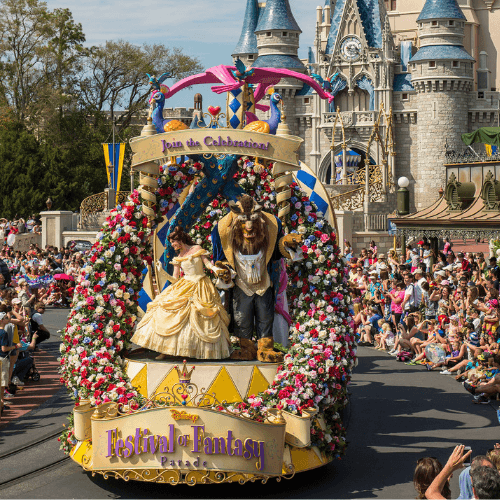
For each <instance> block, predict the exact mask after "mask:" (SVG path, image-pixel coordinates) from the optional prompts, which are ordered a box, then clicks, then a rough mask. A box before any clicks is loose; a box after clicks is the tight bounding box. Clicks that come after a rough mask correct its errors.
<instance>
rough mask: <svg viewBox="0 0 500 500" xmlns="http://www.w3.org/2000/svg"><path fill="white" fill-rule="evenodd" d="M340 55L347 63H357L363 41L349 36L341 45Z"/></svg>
mask: <svg viewBox="0 0 500 500" xmlns="http://www.w3.org/2000/svg"><path fill="white" fill-rule="evenodd" d="M340 54H341V56H342V58H343V59H344V60H346V61H351V62H352V61H357V60H358V59H359V56H360V55H361V40H360V39H359V38H358V37H357V36H352V35H351V36H347V37H345V38H344V40H342V43H341V45H340Z"/></svg>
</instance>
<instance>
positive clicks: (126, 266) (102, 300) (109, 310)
mask: <svg viewBox="0 0 500 500" xmlns="http://www.w3.org/2000/svg"><path fill="white" fill-rule="evenodd" d="M200 169H201V165H200V164H196V163H192V162H187V163H185V164H182V165H174V166H164V167H160V175H159V177H158V189H157V191H156V195H157V205H156V206H155V207H153V208H154V209H155V210H156V213H157V217H156V220H155V222H158V221H159V220H161V218H162V217H163V215H164V214H166V213H167V212H168V211H170V210H172V209H174V208H175V205H176V203H177V201H178V199H179V197H180V194H181V192H182V191H183V190H184V189H185V187H186V186H188V185H189V184H190V183H191V182H193V180H194V178H195V176H196V175H197V174H198V173H199V170H200ZM235 178H236V180H237V182H238V183H239V184H240V185H241V186H242V188H243V189H244V190H245V191H246V192H247V193H248V194H250V195H251V196H253V197H255V198H256V199H257V200H258V201H259V202H260V203H261V204H262V205H263V206H264V208H265V209H266V210H267V211H269V212H272V213H276V212H277V204H276V193H275V191H274V182H273V179H272V176H271V174H270V170H268V169H266V168H264V167H263V166H262V165H260V164H254V163H253V162H252V161H251V160H250V159H248V158H247V159H245V161H244V166H243V168H241V170H240V171H239V172H238V173H237V174H236V176H235ZM290 201H291V211H290V214H289V215H288V220H287V221H285V224H284V226H285V227H288V228H289V229H290V230H291V231H293V232H297V233H299V234H301V235H303V236H304V244H303V247H302V251H303V254H304V257H305V258H304V260H302V261H299V262H296V263H293V264H290V265H289V266H288V275H289V282H290V284H291V285H292V286H290V287H289V289H290V291H291V295H290V296H289V303H290V306H291V310H290V315H291V317H292V318H293V319H294V322H293V325H292V327H291V330H290V333H291V346H290V348H289V350H288V353H287V354H286V356H285V359H284V363H283V365H282V366H281V367H280V369H279V370H278V374H277V376H276V378H275V380H274V382H273V384H272V385H271V386H270V387H269V389H267V390H266V391H264V392H263V393H261V394H257V395H253V396H251V397H250V398H248V399H247V400H246V401H244V402H242V403H239V404H232V405H231V404H229V405H225V406H224V407H221V408H220V410H221V411H227V412H232V413H234V414H241V415H244V416H246V417H250V418H254V419H256V420H262V419H263V418H264V416H265V414H266V412H267V410H268V409H270V408H280V409H283V410H286V411H288V412H291V413H295V414H300V413H301V412H302V411H303V410H305V409H307V408H318V409H319V412H320V414H321V417H320V418H319V419H317V420H316V421H315V423H314V425H313V428H312V430H311V434H312V436H311V438H312V443H313V445H316V446H318V447H319V448H320V449H321V450H323V451H324V452H325V453H327V454H328V455H329V456H337V457H340V455H341V454H342V453H343V452H344V449H345V446H346V443H345V430H344V428H343V426H342V419H341V411H342V409H343V408H344V407H345V405H346V403H347V396H346V392H347V384H348V382H349V380H350V370H351V369H352V367H353V365H354V360H355V351H354V345H355V344H354V334H353V331H352V328H351V326H350V324H349V318H348V309H347V308H348V305H349V302H350V296H349V294H348V291H347V277H346V274H345V272H346V271H344V267H343V265H342V263H341V261H340V259H339V248H338V246H337V243H336V235H335V233H334V232H333V231H332V228H331V227H330V226H329V225H328V223H327V222H326V221H325V220H324V219H323V217H322V214H320V213H319V212H318V211H317V207H316V206H315V205H314V204H313V203H311V202H310V200H309V199H308V197H307V196H306V195H305V194H304V193H303V192H302V191H301V189H300V187H299V186H298V185H296V184H293V185H292V198H291V200H290ZM226 213H227V204H226V203H225V201H224V200H223V199H222V198H220V197H218V198H216V199H214V200H213V201H212V203H211V204H210V205H209V206H208V207H207V209H206V211H205V212H204V214H203V215H202V217H200V219H199V220H198V221H197V222H196V223H195V225H194V226H193V228H192V230H191V235H192V236H193V238H194V240H195V241H196V242H197V243H198V244H200V245H202V246H204V247H205V248H206V249H208V250H210V249H211V244H210V233H211V230H212V228H213V226H214V225H215V224H216V223H217V221H218V220H219V219H220V218H221V217H223V216H224V215H225V214H226ZM150 235H151V223H150V221H148V219H147V218H146V217H145V216H144V214H143V212H142V205H141V200H140V199H139V194H138V192H134V193H133V194H132V195H131V196H130V197H129V199H128V201H127V202H126V203H124V204H123V206H119V207H117V209H116V210H115V211H113V212H112V214H111V216H110V217H109V218H108V220H107V221H106V223H105V224H104V227H103V229H102V231H101V232H100V233H99V235H98V241H97V243H96V244H95V245H94V246H93V248H92V252H91V257H90V261H89V263H88V264H87V265H86V267H85V268H84V269H83V270H82V273H81V276H80V277H79V281H78V283H77V286H76V288H75V294H74V299H73V305H72V311H71V314H70V317H69V321H68V324H67V326H66V329H65V332H64V334H63V343H62V344H61V375H62V379H63V381H64V383H65V384H66V385H67V387H68V388H69V389H70V391H71V392H72V395H73V397H74V398H75V399H76V400H77V402H78V401H79V400H82V399H88V400H90V402H91V404H93V405H99V404H101V403H103V402H106V401H116V402H118V403H119V404H120V405H121V406H122V408H125V409H127V408H128V409H131V410H133V409H135V408H137V407H138V406H139V405H140V403H141V396H140V395H139V394H138V393H137V391H136V390H135V389H134V388H133V387H132V386H131V384H130V381H129V380H128V378H127V376H126V374H125V373H124V361H123V357H122V353H123V350H124V349H126V348H127V347H128V340H129V339H130V337H131V334H132V331H133V329H134V326H135V322H136V312H137V305H136V304H137V294H138V292H139V290H140V288H141V277H142V270H143V269H144V267H145V266H146V265H147V264H150V263H151V258H150V254H151V248H150V243H149V236H150ZM61 440H62V448H63V449H65V451H67V452H69V450H70V449H71V447H72V445H73V444H74V443H75V441H74V436H73V435H72V430H71V427H69V428H68V430H67V431H65V433H64V435H63V437H62V439H61Z"/></svg>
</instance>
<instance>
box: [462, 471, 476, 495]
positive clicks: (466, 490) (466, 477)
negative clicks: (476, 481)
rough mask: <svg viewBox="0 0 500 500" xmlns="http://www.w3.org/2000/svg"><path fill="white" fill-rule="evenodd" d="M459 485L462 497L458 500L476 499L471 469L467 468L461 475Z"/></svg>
mask: <svg viewBox="0 0 500 500" xmlns="http://www.w3.org/2000/svg"><path fill="white" fill-rule="evenodd" d="M458 485H459V487H460V495H459V496H458V500H470V499H472V498H474V492H473V491H472V481H471V478H470V467H467V468H466V469H465V470H463V471H462V472H461V473H460V476H459V478H458Z"/></svg>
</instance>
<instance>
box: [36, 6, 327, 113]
mask: <svg viewBox="0 0 500 500" xmlns="http://www.w3.org/2000/svg"><path fill="white" fill-rule="evenodd" d="M46 3H47V6H48V7H49V9H55V8H69V9H70V10H71V12H72V13H73V18H74V19H75V21H76V22H79V23H81V24H82V27H83V32H84V33H85V35H86V37H87V44H88V45H97V44H100V43H103V42H105V41H106V40H119V39H123V40H127V41H129V42H131V43H137V44H142V43H144V42H148V43H153V42H161V43H164V44H165V45H167V46H171V47H181V48H182V49H183V50H184V52H185V53H186V54H188V55H190V56H195V57H198V59H199V60H200V61H201V64H202V66H204V67H205V68H210V67H212V66H217V65H218V64H231V63H232V60H231V52H232V51H233V49H234V47H235V46H236V43H237V42H238V38H239V36H240V33H241V27H242V24H243V15H244V12H245V6H246V0H218V1H216V2H213V1H209V0H188V1H184V2H180V1H179V0H162V1H161V2H158V1H153V0H142V1H137V0H134V1H132V0H120V1H118V0H83V1H82V0H79V1H76V0H65V1H63V0H46ZM323 3H324V2H323V1H322V0H320V1H318V0H302V1H300V0H290V5H291V8H292V11H293V13H294V16H295V19H296V20H297V22H298V24H299V26H300V28H301V29H302V35H301V38H300V45H301V48H300V51H299V57H301V58H304V57H307V47H308V46H310V45H312V43H313V38H314V31H315V19H316V6H317V5H321V4H323ZM168 83H170V84H171V83H172V80H169V81H168V82H167V84H168ZM195 92H201V93H202V94H203V107H204V109H205V110H206V108H207V106H209V105H210V104H213V105H221V106H222V107H223V109H224V106H225V97H220V96H217V95H216V94H214V93H212V92H211V91H210V90H209V86H199V87H198V89H196V90H194V89H193V90H192V91H191V90H185V91H183V92H180V93H178V94H177V95H176V96H174V97H173V98H172V99H171V100H169V102H168V103H167V106H172V107H191V106H192V105H193V95H194V93H195Z"/></svg>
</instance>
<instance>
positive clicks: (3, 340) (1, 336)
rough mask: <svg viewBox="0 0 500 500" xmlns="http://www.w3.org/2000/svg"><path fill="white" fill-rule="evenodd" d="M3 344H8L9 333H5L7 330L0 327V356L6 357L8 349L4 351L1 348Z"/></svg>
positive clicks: (6, 345) (7, 345)
mask: <svg viewBox="0 0 500 500" xmlns="http://www.w3.org/2000/svg"><path fill="white" fill-rule="evenodd" d="M3 346H5V347H9V346H10V344H9V335H8V334H7V332H6V331H5V330H4V329H3V328H0V357H1V358H6V357H7V356H8V355H9V352H8V351H7V352H4V351H3V349H2V347H3Z"/></svg>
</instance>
